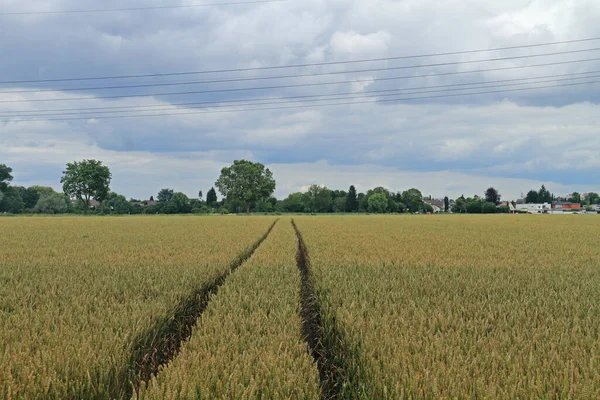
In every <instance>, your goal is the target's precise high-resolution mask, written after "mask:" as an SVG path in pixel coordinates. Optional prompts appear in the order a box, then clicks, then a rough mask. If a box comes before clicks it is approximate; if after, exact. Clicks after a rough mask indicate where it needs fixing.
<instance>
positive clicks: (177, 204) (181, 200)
mask: <svg viewBox="0 0 600 400" xmlns="http://www.w3.org/2000/svg"><path fill="white" fill-rule="evenodd" d="M169 203H170V204H169V205H171V204H172V205H173V207H172V210H174V211H175V213H178V214H186V213H189V212H191V211H192V205H191V202H190V199H189V198H188V197H187V196H186V195H185V194H184V193H181V192H176V193H173V197H172V198H171V201H170V202H169Z"/></svg>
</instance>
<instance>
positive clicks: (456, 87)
mask: <svg viewBox="0 0 600 400" xmlns="http://www.w3.org/2000/svg"><path fill="white" fill-rule="evenodd" d="M579 74H582V73H576V74H564V75H555V76H570V75H579ZM586 74H588V75H586V76H572V77H567V78H562V79H550V80H540V81H537V82H518V81H523V80H530V79H542V78H548V77H553V76H552V75H550V76H546V77H537V78H518V79H506V80H499V81H488V82H476V83H463V84H453V85H438V86H425V87H417V88H403V89H386V90H374V91H367V92H358V93H357V92H346V93H333V94H322V95H306V96H290V97H280V98H262V99H261V98H259V99H245V100H225V101H209V102H199V103H182V104H169V105H153V106H149V107H154V108H153V109H147V110H143V109H142V110H140V109H132V108H140V107H142V106H124V107H108V108H109V109H110V108H112V109H113V110H105V109H100V110H98V109H64V110H33V111H26V112H27V113H29V114H23V112H17V111H12V112H11V111H0V113H12V114H14V113H18V114H23V115H9V116H6V115H0V117H11V118H18V117H49V116H62V115H80V114H85V115H90V114H94V115H95V114H112V113H115V114H116V113H134V112H152V111H169V110H171V111H172V110H173V109H176V107H177V106H180V105H184V106H186V108H187V109H197V108H223V107H242V106H249V105H269V104H283V103H296V102H314V101H325V100H340V99H353V98H370V97H374V95H376V96H378V97H389V96H397V95H398V92H406V93H401V94H402V95H403V96H404V95H414V94H424V93H437V92H453V91H461V90H463V91H464V90H478V89H490V88H496V87H509V86H517V85H537V84H540V83H551V82H564V81H571V80H575V79H590V78H600V71H596V75H590V74H589V73H586ZM506 82H516V83H508V84H507V83H506ZM492 83H502V84H496V85H491V84H492ZM466 85H471V86H472V85H480V86H479V87H464V86H466ZM481 85H484V86H481ZM442 88H444V89H442ZM445 88H448V89H445ZM419 89H425V90H422V91H416V92H410V91H411V90H419ZM431 89H433V90H431ZM327 97H329V98H327ZM282 100H285V101H282ZM265 102H266V103H265ZM232 103H233V104H232ZM46 111H48V112H50V113H46ZM56 111H69V112H60V113H56ZM42 113H43V114H42Z"/></svg>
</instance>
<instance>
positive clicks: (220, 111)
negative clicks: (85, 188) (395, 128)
mask: <svg viewBox="0 0 600 400" xmlns="http://www.w3.org/2000/svg"><path fill="white" fill-rule="evenodd" d="M594 83H600V80H597V81H588V82H579V83H567V84H561V85H549V86H539V87H535V88H517V89H506V90H504V89H503V90H491V91H484V92H477V93H455V94H446V95H435V96H421V97H410V98H394V99H385V100H377V99H374V101H373V100H368V101H355V102H343V103H328V104H312V105H293V106H285V107H267V108H245V109H235V110H216V111H214V110H212V111H191V112H183V113H159V114H145V115H111V116H100V117H70V118H47V119H29V120H17V121H14V120H2V121H0V122H2V123H9V122H40V121H76V120H90V119H94V120H99V119H123V118H145V117H164V116H178V115H195V114H216V113H231V112H248V111H273V110H277V111H279V110H286V109H299V108H315V107H330V106H343V105H358V104H369V103H393V102H404V101H414V100H423V99H439V98H448V97H460V96H476V95H486V94H493V93H505V92H517V91H525V90H539V89H547V88H556V87H565V86H578V85H590V84H594Z"/></svg>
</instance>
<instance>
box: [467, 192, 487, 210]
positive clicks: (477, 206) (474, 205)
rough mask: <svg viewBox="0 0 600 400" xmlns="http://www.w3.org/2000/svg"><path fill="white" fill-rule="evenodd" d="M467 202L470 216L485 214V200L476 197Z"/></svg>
mask: <svg viewBox="0 0 600 400" xmlns="http://www.w3.org/2000/svg"><path fill="white" fill-rule="evenodd" d="M466 202H467V212H468V213H469V214H481V213H482V212H483V203H485V200H483V199H481V198H479V197H478V196H475V197H474V198H468V199H467V200H466Z"/></svg>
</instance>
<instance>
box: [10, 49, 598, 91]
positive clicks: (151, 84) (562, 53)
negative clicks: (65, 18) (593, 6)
mask: <svg viewBox="0 0 600 400" xmlns="http://www.w3.org/2000/svg"><path fill="white" fill-rule="evenodd" d="M597 50H600V47H596V48H592V49H581V50H569V51H559V52H553V53H542V54H529V55H525V56H512V57H500V58H488V59H481V60H471V61H453V62H445V63H434V64H419V65H402V66H396V67H385V68H369V69H359V70H350V71H332V72H316V73H309V74H295V75H277V76H259V77H248V78H228V79H217V80H207V81H188V82H167V83H147V84H137V85H124V86H96V87H83V88H61V89H35V90H11V91H4V92H0V94H11V93H45V92H73V91H92V90H114V89H131V88H142V87H159V86H181V85H186V86H187V85H199V84H212V83H230V82H243V81H259V80H270V79H290V78H306V77H310V78H312V77H316V76H328V75H344V74H358V73H364V72H382V71H394V70H404V69H420V68H429V67H442V66H450V65H463V64H476V63H482V62H494V61H507V60H517V59H524V58H536V57H547V56H555V55H564V54H573V53H584V52H588V51H597Z"/></svg>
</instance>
